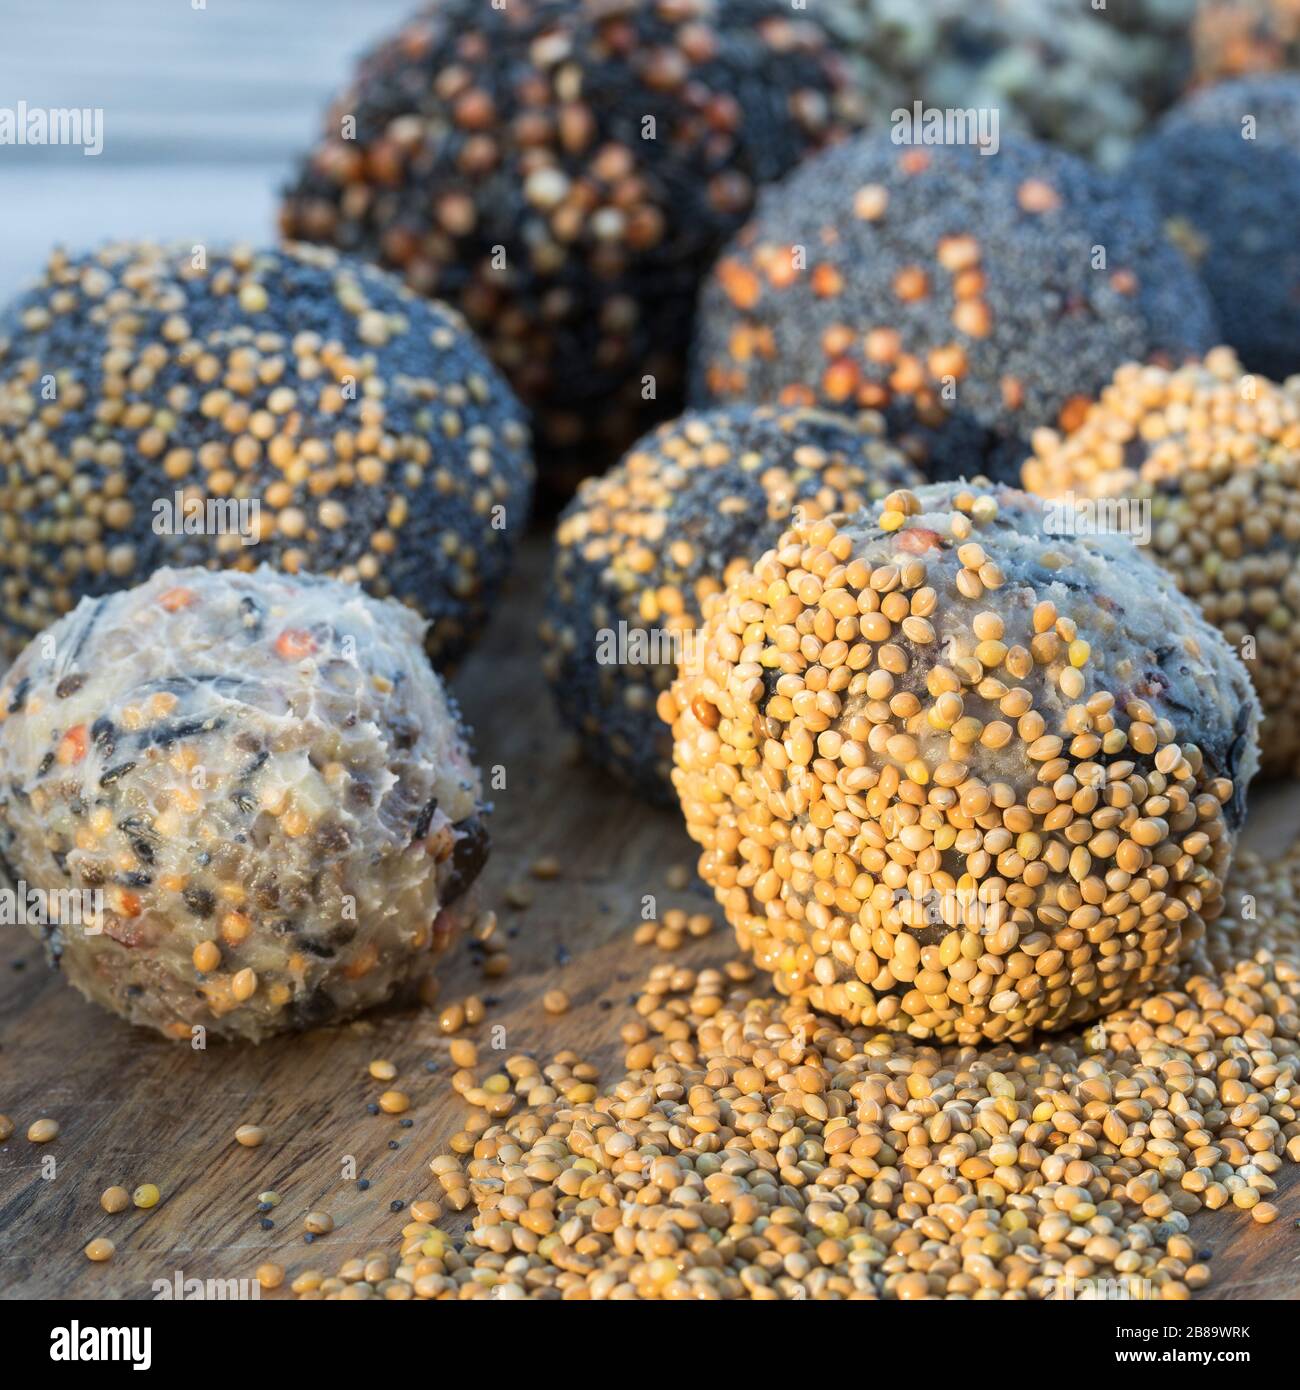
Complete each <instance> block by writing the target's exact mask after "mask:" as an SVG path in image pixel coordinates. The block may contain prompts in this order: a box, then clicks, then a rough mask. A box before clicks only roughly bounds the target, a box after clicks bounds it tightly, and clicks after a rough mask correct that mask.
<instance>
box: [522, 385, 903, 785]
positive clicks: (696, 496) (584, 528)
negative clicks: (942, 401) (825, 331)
mask: <svg viewBox="0 0 1300 1390" xmlns="http://www.w3.org/2000/svg"><path fill="white" fill-rule="evenodd" d="M883 433H884V431H883V423H882V421H881V420H880V418H879V417H878V416H874V417H873V416H871V415H870V414H867V415H864V417H863V418H862V419H861V420H851V419H849V418H847V417H845V416H842V415H835V414H832V413H830V412H828V411H821V410H804V409H793V410H786V409H780V408H777V407H773V406H760V407H753V406H734V407H731V408H725V409H719V410H704V411H688V412H687V413H686V414H685V415H683V416H682V417H681V418H680V419H678V420H673V421H670V422H669V423H668V424H665V425H661V426H660V427H659V428H658V429H657V430H655V431H654V432H653V433H651V434H649V435H647V436H646V437H645V438H644V439H643V440H641V441H640V442H639V443H638V444H636V445H635V446H634V447H633V448H632V450H631V451H630V452H629V453H628V454H627V456H626V457H625V458H624V459H623V460H622V461H621V462H620V463H619V464H618V465H617V466H616V467H614V468H612V469H610V471H609V472H608V473H606V474H605V475H604V476H603V477H600V478H590V479H588V480H587V481H586V482H584V483H583V484H582V486H581V487H580V488H579V490H578V495H577V496H576V497H575V498H574V499H573V501H572V502H570V504H569V506H568V507H567V508H566V509H565V511H564V514H563V515H562V516H561V518H560V522H559V526H558V528H557V530H556V537H555V539H556V545H555V560H554V566H553V570H552V575H551V585H550V591H549V595H548V603H547V611H546V619H545V622H544V623H543V626H542V637H543V641H544V643H545V646H546V655H545V660H544V665H545V670H546V675H547V677H548V679H549V680H550V682H551V686H552V689H553V691H554V693H555V699H556V703H557V706H558V708H559V710H560V714H561V717H562V718H563V720H564V722H565V723H566V724H568V725H569V726H570V727H571V728H572V729H574V730H575V732H576V733H577V734H578V736H579V738H580V740H581V742H582V744H583V747H584V749H585V750H586V752H587V754H588V756H589V757H590V758H591V759H592V761H593V762H595V763H596V764H597V765H598V766H600V767H604V768H605V769H607V770H608V771H610V772H612V773H613V774H614V775H615V776H618V777H620V778H621V779H622V780H623V781H625V782H627V783H628V784H629V785H631V786H632V787H634V788H635V789H636V790H638V791H639V792H640V793H642V794H643V795H645V796H646V797H648V798H649V799H650V800H652V801H656V802H667V801H671V799H672V786H671V783H670V782H669V770H670V768H671V765H672V739H671V738H670V737H669V733H668V728H667V726H666V725H665V724H664V723H662V722H661V720H660V719H659V716H658V714H657V713H656V702H661V701H662V700H664V699H665V698H666V696H667V690H668V687H669V685H670V684H671V682H672V680H673V677H674V676H675V675H676V671H677V660H678V659H679V658H681V657H683V656H684V657H686V658H687V659H689V658H690V653H691V643H692V641H693V639H694V637H695V632H696V629H697V628H698V626H699V622H700V611H701V608H702V606H703V603H704V601H705V599H706V598H707V597H708V596H709V595H710V594H713V593H716V592H718V591H719V590H720V589H722V588H724V587H725V586H726V584H727V582H728V579H729V578H730V576H731V574H732V572H733V571H735V570H738V569H743V568H744V567H745V566H746V565H747V564H749V563H751V562H752V561H754V560H755V559H757V558H758V556H759V555H761V554H762V553H763V552H764V551H765V550H766V549H767V548H768V547H769V546H771V545H772V544H774V542H775V541H776V539H777V537H778V536H779V535H780V534H781V532H782V531H784V530H785V529H786V527H787V526H788V525H789V524H790V519H791V515H792V513H793V512H794V511H795V510H796V509H798V510H799V511H800V513H801V514H802V515H804V516H816V517H820V516H825V515H827V514H828V513H830V512H835V511H844V510H848V511H856V510H857V509H858V508H860V507H863V506H865V505H867V503H869V502H872V501H875V500H877V499H879V498H881V497H883V496H885V494H886V493H888V492H891V491H893V490H894V489H895V488H898V487H911V486H915V485H917V484H918V483H919V482H920V475H919V474H918V473H917V472H916V470H915V469H914V468H913V467H912V466H911V465H910V464H909V463H908V462H907V460H906V459H905V458H904V457H903V456H902V454H900V453H899V451H898V450H897V449H895V448H894V447H893V446H892V445H890V444H889V443H887V442H886V440H885V439H884V437H883Z"/></svg>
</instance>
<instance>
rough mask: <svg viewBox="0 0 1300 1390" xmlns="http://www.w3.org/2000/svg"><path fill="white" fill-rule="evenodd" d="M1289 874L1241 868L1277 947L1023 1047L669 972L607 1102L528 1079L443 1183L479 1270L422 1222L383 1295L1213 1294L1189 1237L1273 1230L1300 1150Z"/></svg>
mask: <svg viewBox="0 0 1300 1390" xmlns="http://www.w3.org/2000/svg"><path fill="white" fill-rule="evenodd" d="M1285 862H1286V863H1287V864H1288V865H1289V866H1290V868H1289V869H1288V874H1294V875H1295V879H1294V880H1293V879H1292V878H1289V877H1285V876H1279V877H1277V878H1275V879H1273V880H1271V881H1268V882H1265V881H1264V880H1263V879H1262V878H1261V876H1260V874H1261V872H1262V871H1261V869H1260V867H1259V866H1257V865H1255V864H1253V863H1250V862H1248V863H1247V866H1246V868H1247V874H1248V881H1250V882H1251V884H1252V887H1253V892H1252V898H1253V900H1254V902H1255V904H1256V906H1257V907H1258V911H1259V917H1258V921H1257V922H1256V923H1255V926H1256V929H1257V931H1258V933H1259V935H1258V936H1257V938H1256V940H1255V941H1251V940H1249V939H1248V938H1247V936H1246V933H1247V931H1248V930H1249V924H1250V923H1251V922H1252V921H1253V920H1254V919H1252V918H1250V917H1242V918H1241V919H1239V920H1238V921H1237V922H1236V923H1235V924H1234V925H1233V926H1232V928H1231V930H1232V932H1233V934H1234V935H1235V937H1236V946H1235V949H1237V950H1238V951H1239V952H1241V953H1242V954H1241V955H1240V956H1239V957H1238V959H1236V960H1235V961H1233V962H1232V963H1230V964H1229V965H1228V966H1227V967H1226V968H1224V969H1223V970H1221V971H1218V970H1213V969H1212V970H1211V971H1210V973H1203V972H1202V971H1201V970H1200V969H1199V968H1198V967H1197V966H1196V965H1195V964H1194V963H1193V964H1192V965H1189V966H1187V967H1185V968H1184V971H1183V973H1182V975H1181V976H1180V978H1179V980H1178V981H1177V983H1176V984H1175V985H1174V986H1173V987H1172V988H1169V989H1166V990H1164V991H1162V992H1160V993H1157V994H1153V995H1151V996H1149V997H1148V998H1146V999H1144V1000H1142V1001H1141V1002H1140V1003H1138V1004H1136V1005H1131V1006H1125V1007H1121V1008H1120V1009H1118V1010H1116V1011H1114V1012H1112V1013H1109V1014H1107V1015H1106V1016H1104V1017H1102V1018H1100V1019H1098V1020H1097V1021H1095V1022H1094V1023H1092V1024H1091V1025H1090V1026H1088V1027H1087V1028H1086V1029H1084V1030H1083V1031H1082V1032H1081V1033H1068V1034H1061V1035H1060V1036H1057V1037H1054V1038H1052V1039H1050V1040H1047V1041H1043V1042H1034V1043H1029V1044H1026V1045H1023V1046H1021V1047H1019V1048H1013V1047H1011V1046H1008V1045H1007V1044H1005V1043H1001V1044H996V1045H991V1046H985V1047H983V1048H982V1049H975V1048H971V1047H965V1046H955V1045H949V1046H945V1047H934V1046H930V1045H927V1044H925V1043H922V1042H919V1041H917V1040H915V1039H912V1038H909V1037H906V1036H904V1035H900V1034H888V1033H881V1032H879V1031H876V1030H872V1029H868V1028H865V1027H861V1026H857V1027H854V1026H850V1025H848V1024H845V1023H843V1022H842V1021H836V1020H833V1019H829V1018H825V1017H820V1016H818V1015H816V1014H813V1013H811V1012H810V1011H808V1010H807V1009H806V1008H805V1007H803V1006H801V1005H800V1004H798V1003H797V1002H792V1001H789V1000H782V999H778V998H763V997H761V996H760V997H755V996H754V994H753V992H752V983H753V981H754V980H756V979H758V978H760V977H758V976H757V974H756V972H755V970H754V967H753V966H752V965H750V964H749V963H748V962H744V961H736V962H732V963H731V964H729V965H727V966H726V967H725V968H723V969H705V970H700V971H698V972H697V971H695V970H691V969H686V968H684V967H680V966H676V965H674V964H671V963H664V964H661V965H659V966H656V967H655V969H654V970H653V971H652V972H651V973H650V976H649V978H648V980H647V981H646V984H645V986H644V988H643V991H642V993H641V994H640V995H639V996H638V999H637V1002H636V1014H637V1017H635V1018H634V1019H631V1020H629V1021H628V1022H626V1023H625V1024H624V1025H623V1027H622V1029H621V1034H620V1035H621V1037H622V1040H623V1042H624V1043H625V1045H626V1046H627V1048H628V1052H627V1055H626V1074H625V1075H624V1076H623V1077H622V1078H621V1079H619V1080H618V1081H617V1082H616V1083H615V1084H614V1085H613V1086H612V1087H608V1088H606V1089H605V1090H604V1092H603V1093H598V1092H597V1090H596V1088H595V1087H594V1085H592V1084H591V1083H590V1082H583V1081H581V1080H580V1079H579V1073H580V1072H581V1073H583V1074H587V1073H589V1072H590V1068H589V1067H587V1066H586V1064H584V1063H582V1062H581V1061H580V1060H579V1059H578V1057H577V1056H576V1054H574V1053H572V1052H567V1053H557V1054H556V1060H555V1061H554V1062H552V1063H551V1064H550V1065H549V1066H547V1067H545V1068H541V1067H539V1066H538V1064H537V1063H535V1062H533V1061H531V1059H527V1058H514V1057H512V1058H509V1059H508V1060H507V1062H506V1067H505V1071H506V1074H508V1075H509V1076H510V1077H511V1078H512V1079H513V1081H514V1084H515V1088H516V1091H517V1092H518V1094H519V1095H520V1097H521V1098H522V1099H523V1100H524V1102H525V1104H524V1108H523V1109H520V1110H516V1111H515V1113H514V1114H513V1115H511V1117H510V1118H509V1119H507V1120H506V1121H505V1122H504V1123H503V1124H489V1125H488V1126H487V1127H486V1128H484V1129H483V1130H482V1131H480V1132H479V1133H478V1134H477V1135H475V1136H473V1137H472V1138H469V1141H468V1143H467V1144H463V1145H462V1144H461V1143H459V1142H458V1141H457V1140H453V1144H452V1148H453V1152H451V1153H447V1154H442V1155H439V1156H437V1157H435V1158H434V1159H433V1160H432V1161H431V1162H430V1165H429V1166H430V1170H431V1172H432V1173H433V1175H434V1177H435V1178H436V1179H437V1180H438V1182H439V1183H440V1185H441V1186H442V1188H443V1191H444V1194H445V1198H446V1205H447V1207H449V1208H450V1209H451V1210H453V1211H461V1210H464V1209H466V1208H467V1207H472V1213H473V1214H472V1217H471V1222H470V1227H469V1231H468V1235H467V1238H466V1246H465V1249H464V1250H463V1251H461V1252H457V1251H456V1250H455V1249H454V1248H453V1245H452V1239H451V1237H450V1236H448V1235H447V1234H446V1233H444V1232H441V1231H438V1230H436V1229H435V1228H434V1227H433V1226H432V1221H433V1220H434V1219H436V1217H435V1216H434V1215H433V1213H432V1212H429V1211H426V1210H418V1209H417V1206H418V1204H417V1206H413V1207H412V1210H411V1213H410V1215H411V1217H412V1221H411V1222H410V1223H408V1224H407V1225H406V1226H405V1227H404V1228H403V1230H402V1237H401V1246H400V1254H399V1259H398V1263H397V1264H396V1266H395V1267H394V1268H393V1269H392V1272H391V1276H390V1277H391V1278H393V1279H395V1280H397V1281H398V1282H400V1283H402V1284H404V1285H406V1286H407V1288H408V1289H409V1293H410V1294H411V1295H413V1296H414V1297H416V1298H436V1299H474V1298H488V1297H491V1298H506V1299H520V1298H539V1299H562V1298H568V1299H589V1298H598V1299H626V1298H643V1299H657V1298H675V1299H681V1298H698V1299H721V1298H726V1299H736V1298H745V1299H749V1298H752V1299H802V1298H818V1299H826V1298H849V1299H879V1298H884V1299H894V1298H899V1299H911V1298H963V1299H966V1298H975V1299H990V1298H1008V1299H1020V1300H1023V1299H1062V1298H1073V1297H1089V1296H1090V1293H1091V1291H1092V1290H1094V1289H1101V1288H1112V1289H1113V1288H1114V1287H1115V1286H1116V1284H1117V1283H1118V1286H1119V1287H1122V1288H1123V1289H1124V1290H1125V1293H1126V1296H1127V1297H1130V1298H1134V1299H1183V1298H1187V1297H1188V1296H1189V1295H1190V1294H1191V1293H1192V1292H1194V1291H1195V1290H1197V1289H1199V1288H1203V1287H1204V1286H1205V1285H1206V1283H1207V1282H1208V1280H1209V1270H1208V1267H1207V1265H1206V1263H1205V1261H1206V1260H1207V1259H1208V1252H1207V1251H1205V1250H1198V1249H1197V1248H1196V1247H1194V1246H1193V1245H1192V1244H1191V1242H1190V1241H1189V1240H1188V1238H1187V1235H1186V1232H1187V1229H1188V1225H1189V1220H1190V1217H1191V1216H1192V1215H1193V1214H1194V1213H1195V1212H1197V1211H1198V1210H1200V1209H1202V1208H1209V1209H1212V1210H1213V1209H1220V1208H1222V1207H1223V1206H1224V1205H1225V1204H1227V1205H1230V1206H1239V1207H1247V1206H1248V1207H1249V1209H1250V1211H1251V1215H1252V1218H1253V1219H1254V1220H1256V1221H1261V1220H1263V1221H1268V1220H1270V1219H1273V1218H1274V1217H1275V1216H1276V1210H1275V1209H1274V1210H1272V1211H1271V1212H1270V1208H1272V1207H1273V1204H1272V1203H1271V1202H1266V1201H1263V1200H1260V1196H1259V1194H1260V1192H1261V1191H1272V1185H1273V1180H1272V1176H1271V1175H1273V1174H1276V1173H1277V1172H1278V1171H1279V1169H1280V1168H1281V1166H1282V1164H1283V1163H1284V1162H1285V1158H1284V1154H1285V1153H1286V1150H1287V1147H1288V1146H1290V1145H1291V1144H1292V1143H1293V1142H1294V1141H1295V1140H1296V1139H1297V1138H1300V1118H1298V1117H1297V1114H1296V1111H1295V1108H1294V1106H1293V1105H1292V1103H1291V1097H1292V1095H1293V1094H1295V1092H1296V1087H1297V1084H1298V1083H1300V950H1298V949H1297V944H1298V943H1297V940H1296V937H1295V935H1294V933H1293V934H1292V936H1291V946H1292V949H1291V954H1289V955H1287V956H1282V955H1275V954H1274V953H1273V951H1272V950H1270V949H1269V948H1267V947H1265V946H1260V945H1259V944H1258V942H1259V941H1260V940H1263V939H1268V938H1269V937H1270V935H1276V934H1277V931H1278V928H1277V926H1276V919H1277V910H1278V909H1279V908H1280V909H1281V910H1282V911H1283V912H1288V913H1290V915H1291V922H1292V925H1293V926H1294V923H1295V920H1296V908H1295V906H1294V904H1295V902H1296V896H1295V894H1294V891H1293V890H1294V886H1295V881H1297V880H1300V849H1298V850H1297V851H1292V853H1291V854H1290V855H1289V856H1287V857H1286V860H1285ZM1263 871H1266V867H1265V869H1264V870H1263ZM1232 899H1233V894H1232V893H1231V892H1230V894H1229V900H1232ZM1270 921H1273V922H1274V923H1275V925H1274V926H1273V927H1270V926H1268V925H1267V924H1268V923H1269V922H1270ZM1252 946H1253V947H1255V948H1256V949H1253V950H1252V949H1251V947H1252ZM547 1083H549V1084H547ZM796 1135H797V1136H798V1140H797V1143H796V1142H795V1139H794V1137H795V1136H796ZM458 1153H459V1154H460V1155H462V1156H458ZM1245 1192H1249V1193H1250V1194H1251V1195H1250V1196H1249V1197H1246V1198H1245V1199H1244V1201H1243V1202H1237V1201H1236V1200H1235V1198H1236V1197H1237V1196H1240V1194H1241V1193H1245ZM1252 1198H1253V1199H1254V1205H1250V1203H1251V1201H1252ZM423 1218H428V1220H425V1219H423ZM350 1273H351V1271H347V1272H345V1271H340V1279H342V1280H344V1281H346V1280H347V1279H348V1277H349V1274H350ZM322 1282H323V1281H322ZM306 1287H307V1286H304V1288H306ZM314 1287H316V1288H319V1287H321V1283H318V1284H316V1285H315V1286H314ZM384 1296H386V1297H387V1296H389V1295H388V1294H387V1293H386V1292H385V1294H384ZM394 1296H396V1297H405V1296H406V1295H405V1294H397V1295H394Z"/></svg>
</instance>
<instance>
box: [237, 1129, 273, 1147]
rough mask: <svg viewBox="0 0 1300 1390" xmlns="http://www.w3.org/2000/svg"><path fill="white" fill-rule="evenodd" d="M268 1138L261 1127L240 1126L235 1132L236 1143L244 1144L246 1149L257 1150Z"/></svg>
mask: <svg viewBox="0 0 1300 1390" xmlns="http://www.w3.org/2000/svg"><path fill="white" fill-rule="evenodd" d="M265 1138H266V1131H265V1130H264V1129H263V1128H262V1126H261V1125H240V1126H239V1128H238V1129H237V1130H236V1131H235V1143H237V1144H242V1145H243V1146H244V1148H246V1149H255V1148H257V1146H258V1145H259V1144H261V1143H262V1142H263V1141H264V1140H265Z"/></svg>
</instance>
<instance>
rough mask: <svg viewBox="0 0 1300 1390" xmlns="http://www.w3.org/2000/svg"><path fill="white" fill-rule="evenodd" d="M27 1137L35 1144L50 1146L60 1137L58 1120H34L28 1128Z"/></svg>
mask: <svg viewBox="0 0 1300 1390" xmlns="http://www.w3.org/2000/svg"><path fill="white" fill-rule="evenodd" d="M27 1137H28V1139H30V1140H31V1141H32V1143H33V1144H48V1143H49V1142H50V1141H51V1140H52V1139H57V1138H58V1137H59V1122H58V1120H50V1119H40V1120H33V1121H32V1123H31V1124H30V1125H28V1127H27Z"/></svg>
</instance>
